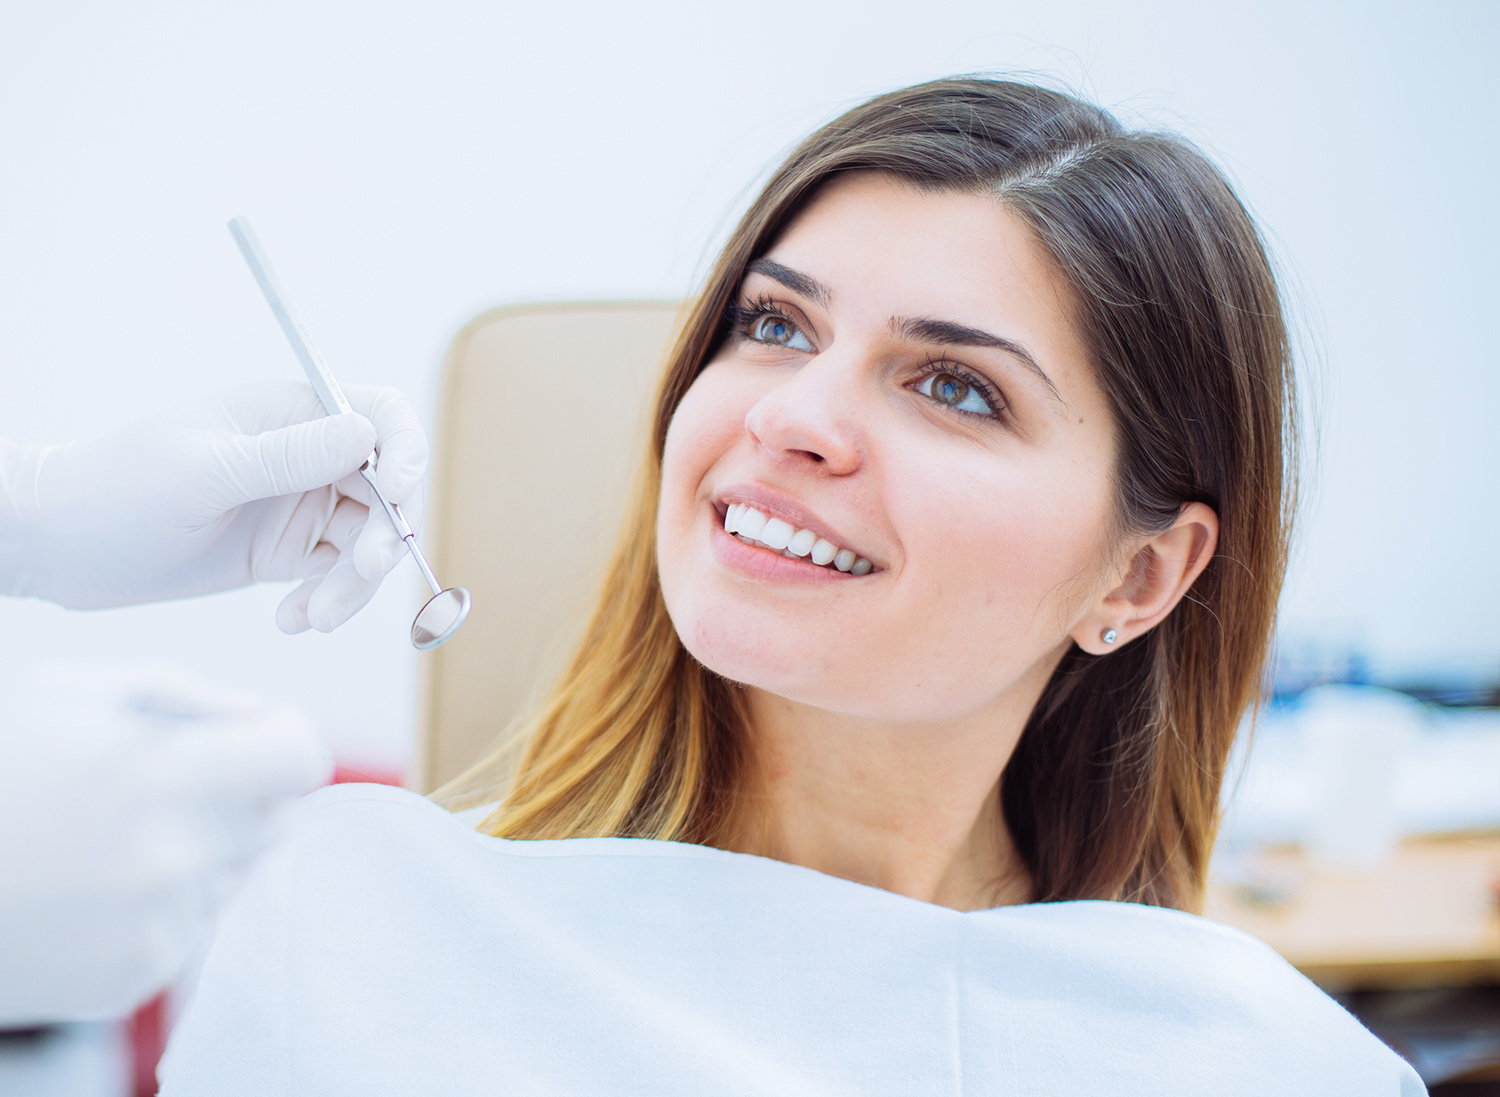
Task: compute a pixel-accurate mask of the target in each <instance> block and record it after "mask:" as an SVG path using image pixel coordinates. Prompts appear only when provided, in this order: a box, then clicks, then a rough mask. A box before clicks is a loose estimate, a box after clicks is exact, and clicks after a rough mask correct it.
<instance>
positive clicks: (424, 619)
mask: <svg viewBox="0 0 1500 1097" xmlns="http://www.w3.org/2000/svg"><path fill="white" fill-rule="evenodd" d="M229 233H230V235H231V236H233V237H234V242H235V243H236V244H238V245H239V246H240V254H242V255H243V256H244V257H245V262H246V263H248V264H249V266H250V273H251V274H253V275H255V281H256V282H257V283H258V284H259V285H260V292H261V293H263V294H264V295H265V298H266V304H268V305H270V306H271V312H272V313H274V314H275V316H276V321H277V323H279V324H280V325H281V330H282V332H283V333H284V334H285V335H286V338H287V342H289V343H291V344H292V350H293V351H295V352H296V354H297V360H298V361H299V362H301V363H302V370H303V372H304V373H306V374H307V379H308V380H309V381H311V382H312V387H313V391H314V392H316V393H317V394H318V399H319V400H321V401H322V402H323V410H324V411H326V412H327V413H328V414H329V415H343V414H344V413H346V412H350V411H353V410H354V409H353V408H351V407H350V406H349V401H348V400H347V399H345V397H344V390H343V389H342V388H341V387H339V383H338V380H337V379H336V378H335V377H334V376H333V371H332V370H330V369H329V368H328V363H327V362H325V361H323V356H322V355H321V354H319V353H318V348H317V347H315V346H313V342H312V338H311V337H310V336H309V335H308V334H307V329H306V328H304V327H303V326H302V322H301V321H300V320H298V319H297V317H296V315H295V314H294V313H293V312H292V310H291V307H290V306H289V305H288V304H287V303H286V299H285V296H284V295H283V294H282V292H281V286H280V284H279V283H278V282H277V281H276V276H275V275H274V274H273V273H272V272H271V264H270V263H269V262H268V261H267V260H266V257H265V253H263V252H262V251H261V250H260V241H259V240H257V239H256V237H255V231H254V230H253V229H252V228H251V227H250V222H249V221H248V220H246V219H245V218H243V217H236V218H235V219H234V220H233V221H230V222H229ZM377 461H378V457H377V455H376V454H374V453H371V454H370V456H369V459H368V460H366V461H365V463H364V464H363V465H361V466H360V468H359V474H360V475H361V476H363V477H364V478H365V483H367V484H369V485H370V490H371V491H373V492H374V493H375V498H377V499H379V500H380V505H381V507H382V508H384V510H385V513H386V515H387V517H389V518H390V520H391V525H393V526H395V527H396V532H397V533H398V534H400V535H401V541H402V543H403V544H405V545H406V549H407V551H408V552H410V553H411V556H412V559H413V560H415V561H416V562H417V567H418V568H419V569H420V570H421V572H422V578H423V579H425V580H426V581H427V589H428V590H430V591H432V597H431V598H430V599H428V601H427V604H426V605H425V606H423V607H422V608H421V609H420V610H418V611H417V617H416V620H414V621H413V622H412V623H411V643H412V647H414V648H417V649H418V650H420V651H430V650H431V649H433V648H435V647H438V646H439V645H441V644H444V643H446V642H447V641H448V640H450V639H451V638H452V637H453V634H454V633H455V632H457V631H458V630H459V628H460V627H461V626H462V625H463V623H464V621H466V620H468V617H469V606H470V604H471V600H470V598H469V592H468V591H467V590H465V589H464V588H463V587H453V588H451V589H447V590H445V589H444V588H443V585H442V584H441V583H439V582H438V578H437V576H436V575H434V574H433V571H432V568H431V567H430V566H429V565H428V563H427V558H426V557H425V556H423V555H422V550H421V549H419V548H418V547H417V535H416V533H414V532H413V531H412V528H411V525H410V524H409V523H408V522H407V521H406V516H405V515H403V514H402V513H401V508H400V507H398V506H397V505H396V504H395V503H392V502H391V501H390V500H389V499H387V498H386V497H385V496H384V495H382V494H381V492H380V487H379V485H377V484H376V483H375V466H376V462H377Z"/></svg>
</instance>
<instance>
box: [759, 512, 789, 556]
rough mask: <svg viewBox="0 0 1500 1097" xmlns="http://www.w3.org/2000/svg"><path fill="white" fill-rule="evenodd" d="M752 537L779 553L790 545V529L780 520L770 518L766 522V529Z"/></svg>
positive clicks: (787, 524)
mask: <svg viewBox="0 0 1500 1097" xmlns="http://www.w3.org/2000/svg"><path fill="white" fill-rule="evenodd" d="M754 536H755V537H756V538H757V539H758V540H760V541H764V542H765V543H766V544H767V545H769V546H771V548H773V549H775V550H776V551H777V552H780V551H781V550H782V549H784V548H786V547H787V545H788V544H790V543H791V540H792V527H791V525H790V524H789V523H787V522H783V521H782V520H781V519H780V518H771V519H769V520H768V521H767V522H766V528H765V529H763V530H761V531H760V532H759V533H757V534H754Z"/></svg>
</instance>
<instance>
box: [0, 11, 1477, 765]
mask: <svg viewBox="0 0 1500 1097" xmlns="http://www.w3.org/2000/svg"><path fill="white" fill-rule="evenodd" d="M1497 32H1500V7H1496V6H1495V5H1494V4H1491V3H1487V2H1475V3H1470V4H1463V3H1434V4H1428V5H1422V6H1420V7H1419V6H1417V5H1406V6H1404V7H1398V6H1396V5H1389V4H1371V3H1367V2H1366V3H1352V2H1351V3H1342V4H1335V5H1323V6H1320V7H1318V8H1317V9H1316V10H1313V11H1309V10H1308V5H1307V4H1305V3H1302V2H1298V3H1280V2H1277V3H1257V4H1253V5H1237V6H1235V7H1234V8H1233V9H1231V8H1229V7H1228V6H1223V5H1209V4H1203V3H1201V0H1160V2H1156V3H1136V4H1131V5H1122V4H1118V3H1109V2H1105V0H1096V2H1090V0H1058V2H1054V3H1051V4H1047V5H1037V4H1032V5H1012V4H1004V3H996V2H994V0H986V2H959V0H923V2H921V3H910V2H907V3H897V2H893V0H865V2H862V3H832V2H826V0H797V2H795V3H787V2H784V0H761V2H757V3H754V4H743V5H728V4H723V5H711V4H705V3H697V4H670V3H663V2H659V0H644V2H640V3H636V4H630V5H626V4H616V3H602V2H601V3H590V4H573V5H563V4H558V5H528V6H525V7H523V6H520V5H510V4H504V3H495V2H486V3H458V2H432V0H429V2H428V3H425V4H422V5H416V4H389V3H374V2H369V0H365V2H360V3H354V2H352V0H297V2H295V3H288V2H282V0H260V2H257V3H254V4H242V5H229V4H204V3H201V2H198V3H175V4H173V3H154V4H151V3H137V4H131V5H120V4H106V3H76V2H75V3H67V2H52V3H48V4H46V5H40V4H33V3H23V2H21V0H0V434H3V435H7V436H12V437H20V438H26V439H38V440H57V439H62V438H67V437H76V436H83V435H87V434H90V433H94V432H99V431H103V430H104V429H106V428H107V427H109V426H110V425H111V424H112V423H114V422H116V421H117V420H119V419H120V418H121V417H125V416H133V415H138V414H144V413H146V412H148V411H149V410H151V409H152V408H153V407H155V406H156V405H157V404H158V403H160V402H161V401H164V400H172V399H175V398H177V397H178V396H179V395H186V394H190V393H197V392H202V391H205V390H210V389H213V388H216V387H219V386H223V385H228V384H232V383H235V382H238V381H241V380H244V379H247V378H253V377H269V376H296V375H297V368H296V364H295V362H294V360H293V359H292V358H291V356H290V354H289V352H288V350H287V348H286V347H285V345H284V344H283V343H282V342H281V339H280V335H279V332H278V331H277V329H276V328H275V326H274V324H273V322H272V321H271V319H270V316H269V314H268V313H267V311H266V309H265V306H264V304H263V303H262V301H261V300H260V298H259V295H258V294H257V292H256V291H255V288H254V285H253V284H252V283H251V281H250V279H249V277H248V275H247V274H246V272H245V270H244V269H243V266H242V264H241V262H240V259H239V256H238V254H237V253H236V251H235V249H234V247H233V245H232V243H231V241H230V238H229V236H228V234H227V232H226V231H225V229H224V222H225V221H226V220H227V219H228V218H229V217H230V216H231V215H233V214H235V213H240V212H244V213H248V214H250V215H251V216H252V217H253V218H254V220H255V222H256V224H257V226H258V228H259V231H260V235H261V237H262V239H263V241H264V242H265V244H266V246H267V248H268V250H269V251H270V253H271V255H272V256H273V258H274V260H275V262H276V263H277V266H278V267H279V269H280V271H281V274H282V277H283V280H284V281H285V282H286V283H287V285H288V287H289V288H290V289H291V291H292V292H293V294H294V297H295V298H296V300H297V302H298V303H299V305H300V307H301V310H302V312H303V313H304V317H305V319H306V320H307V322H308V324H309V326H310V327H311V328H312V330H313V331H314V332H315V334H316V336H317V338H318V340H319V342H320V344H321V346H322V348H323V350H324V352H325V354H326V355H327V357H328V358H329V360H330V361H331V362H332V363H333V365H334V368H335V369H336V370H337V371H338V372H339V373H340V374H341V375H342V376H344V377H345V378H346V379H348V380H351V381H352V380H359V381H363V382H378V383H388V384H395V385H399V386H401V387H402V388H404V389H405V390H407V391H408V392H409V393H411V394H412V395H413V396H414V398H415V399H416V400H417V401H418V403H419V404H420V405H421V406H422V407H423V409H424V411H426V412H429V413H430V410H431V407H432V403H433V398H434V396H435V392H436V383H437V373H436V371H437V363H438V360H439V357H440V354H441V352H442V349H443V347H444V345H445V343H446V341H447V340H448V338H449V337H450V336H451V335H452V333H453V332H454V331H455V330H456V329H457V328H458V326H459V325H461V324H462V323H463V322H464V321H465V319H467V318H468V317H469V316H470V315H472V314H473V313H474V312H476V311H478V310H479V309H481V308H484V307H486V306H489V305H492V304H496V303H500V302H508V301H534V300H543V299H559V298H581V297H627V296H665V295H676V294H682V293H685V292H686V291H687V290H688V289H689V288H690V287H691V285H692V284H693V279H694V275H695V273H696V272H698V271H699V270H700V269H701V264H702V261H703V260H704V258H705V256H706V255H707V254H708V253H709V251H710V248H711V245H712V242H713V241H715V240H717V239H719V238H720V237H721V235H722V233H723V232H724V230H725V228H726V222H727V220H728V219H729V218H730V216H731V215H732V213H733V212H734V211H736V210H737V209H738V208H740V207H741V205H742V204H743V203H744V202H745V201H746V200H747V198H748V194H747V188H748V187H749V186H750V184H751V183H752V181H753V180H755V179H756V178H757V177H758V176H759V175H760V173H762V172H763V170H764V169H765V167H766V166H767V165H768V164H769V162H770V161H772V160H773V159H774V158H775V157H776V156H777V155H778V153H779V152H781V151H782V150H784V149H785V148H787V146H788V145H789V144H790V143H792V142H793V141H795V140H796V139H797V138H798V137H800V136H801V135H803V134H804V133H805V132H806V131H808V130H809V129H810V128H812V127H813V126H814V125H816V124H817V123H818V122H819V121H821V120H823V119H826V118H828V117H830V116H831V115H833V114H834V113H836V112H838V111H839V110H840V109H842V108H843V107H845V106H847V105H850V104H851V103H853V102H855V101H857V100H859V99H860V98H862V97H864V96H867V95H869V94H870V93H873V92H876V91H880V90H884V89H888V88H891V87H894V86H898V85H900V84H903V83H909V82H914V81H916V80H920V79H923V78H927V77H931V76H937V75H943V74H949V73H954V72H961V71H971V70H980V69H986V70H994V69H1003V70H1016V69H1022V70H1031V71H1034V72H1041V73H1047V74H1052V75H1053V76H1054V77H1056V78H1060V79H1062V80H1065V81H1067V82H1068V83H1070V84H1071V85H1073V86H1075V87H1077V88H1080V89H1081V90H1082V91H1084V92H1085V93H1087V94H1089V95H1091V96H1093V97H1095V98H1096V99H1097V100H1098V101H1101V102H1103V103H1104V104H1106V105H1108V106H1111V107H1113V108H1116V109H1117V110H1119V111H1120V112H1122V113H1123V114H1124V115H1126V116H1127V117H1129V118H1133V119H1137V120H1144V121H1145V122H1147V123H1150V124H1157V125H1165V126H1170V127H1176V128H1180V129H1184V130H1186V131H1187V132H1188V133H1189V134H1191V135H1193V136H1195V137H1197V138H1199V139H1200V140H1202V141H1203V142H1205V143H1206V144H1207V145H1208V146H1209V147H1210V149H1211V150H1212V151H1213V152H1215V153H1216V154H1217V155H1218V156H1219V157H1220V159H1221V160H1222V162H1224V163H1225V164H1226V165H1227V166H1228V168H1229V170H1230V172H1231V173H1232V175H1233V176H1234V177H1235V178H1236V179H1237V181H1238V182H1239V184H1240V186H1241V187H1242V189H1243V193H1244V194H1245V196H1246V197H1247V198H1248V200H1249V202H1250V204H1251V205H1252V207H1253V208H1254V209H1255V210H1256V211H1257V212H1258V213H1259V214H1260V215H1261V217H1262V218H1263V220H1264V223H1265V225H1266V227H1267V231H1268V232H1269V234H1270V236H1271V238H1272V239H1273V241H1274V242H1275V245H1276V247H1277V249H1278V251H1279V252H1280V254H1281V257H1282V261H1283V263H1284V265H1285V266H1286V267H1287V269H1288V270H1289V271H1290V272H1291V275H1292V281H1293V283H1294V286H1295V290H1294V292H1295V293H1296V294H1297V295H1298V300H1299V302H1300V308H1301V310H1302V312H1303V315H1304V316H1305V318H1306V320H1307V321H1308V322H1309V324H1310V326H1311V328H1312V330H1313V332H1314V340H1313V343H1314V344H1315V347H1316V350H1317V353H1318V357H1319V359H1320V361H1321V365H1320V366H1319V370H1320V371H1321V380H1320V381H1319V386H1320V387H1321V390H1322V392H1323V400H1322V409H1321V410H1322V418H1323V422H1324V427H1323V431H1322V439H1321V449H1322V457H1321V463H1320V464H1321V467H1320V472H1319V479H1318V487H1317V491H1316V493H1315V495H1314V496H1313V498H1312V500H1311V501H1312V503H1313V504H1314V505H1313V507H1312V508H1311V510H1310V520H1309V522H1308V523H1307V525H1306V527H1305V536H1304V541H1303V550H1302V553H1301V558H1300V564H1299V569H1298V572H1297V576H1296V579H1295V581H1294V584H1293V587H1292V592H1291V595H1290V597H1289V600H1288V605H1287V611H1288V630H1289V632H1290V633H1291V634H1293V635H1301V636H1313V637H1319V636H1324V637H1332V638H1333V639H1334V641H1335V642H1338V643H1351V644H1354V645H1357V646H1360V647H1362V648H1363V649H1364V650H1366V651H1367V652H1369V653H1370V654H1371V655H1372V656H1373V657H1375V659H1376V660H1377V661H1378V662H1379V663H1380V664H1381V665H1385V666H1393V667H1423V666H1432V665H1448V666H1457V665H1460V664H1462V665H1465V666H1468V667H1471V668H1479V670H1481V671H1485V670H1488V671H1493V670H1494V668H1496V667H1497V666H1500V627H1497V622H1500V583H1497V581H1496V576H1495V563H1496V546H1497V544H1500V484H1497V478H1500V477H1497V460H1496V456H1495V445H1496V442H1497V440H1500V430H1497V429H1496V422H1497V415H1496V407H1497V404H1500V380H1497V370H1496V368H1495V350H1494V343H1493V342H1492V337H1491V332H1490V330H1489V329H1490V325H1489V324H1488V323H1487V322H1486V318H1487V317H1489V316H1493V315H1494V314H1495V303H1494V302H1495V300H1496V291H1497V289H1500V285H1497V281H1500V279H1497V276H1496V263H1495V258H1494V257H1495V256H1496V255H1497V254H1500V232H1497V218H1496V214H1495V206H1494V191H1495V184H1494V178H1495V172H1496V166H1497V165H1496V153H1495V150H1494V136H1495V126H1494V115H1493V111H1494V108H1495V106H1496V104H1497V94H1496V93H1497V89H1500V78H1497V73H1500V66H1496V65H1495V64H1494V63H1493V54H1494V51H1495V48H1496V47H1497V46H1500V33H1497ZM555 413H556V414H557V415H558V417H559V423H560V424H561V423H564V422H565V421H566V409H565V407H562V406H559V407H557V408H556V409H555ZM498 472H499V470H497V474H498ZM461 580H462V576H456V577H454V581H461ZM417 586H418V580H417V578H416V576H415V572H414V570H412V569H411V567H410V565H409V564H407V565H403V566H402V569H401V570H400V571H399V572H398V573H397V574H396V575H395V576H394V581H392V582H389V583H387V585H386V588H384V589H383V590H382V592H381V594H380V596H379V597H377V599H376V601H375V602H374V603H373V604H372V605H371V607H370V608H369V609H368V610H366V611H365V612H364V613H363V614H362V615H361V616H360V617H358V618H356V619H355V620H354V622H352V623H351V624H350V625H348V626H346V627H345V628H343V629H341V630H340V631H338V632H337V633H335V634H333V635H331V636H321V635H317V634H311V635H304V636H300V637H296V638H286V637H283V636H282V635H281V634H280V633H278V632H277V631H276V629H275V627H274V625H273V623H272V612H273V608H274V605H275V603H276V601H277V599H278V598H279V597H280V595H281V592H280V591H273V590H251V591H244V592H239V593H235V594H229V595H221V596H218V597H214V598H210V599H203V600H198V601H194V602H187V603H180V604H175V605H164V606H154V607H146V608H140V609H131V610H118V611H109V612H104V613H87V614H70V613H65V612H63V611H61V610H58V609H55V608H53V607H50V606H45V605H40V604H33V603H17V602H11V603H9V604H4V605H0V660H4V661H6V662H14V661H16V660H19V659H22V658H26V657H30V656H32V655H35V654H37V653H38V652H51V653H55V654H66V655H68V656H72V657H78V656H85V657H104V658H107V657H114V656H119V655H129V656H142V655H152V656H164V657H169V658H173V659H176V660H178V661H181V662H183V663H185V664H187V665H188V666H190V667H192V668H194V669H196V670H198V671H199V672H200V673H202V674H204V675H207V676H209V677H211V678H214V679H217V680H221V681H226V682H232V683H238V684H248V685H253V686H256V687H257V688H259V689H261V690H262V691H263V692H265V693H269V694H272V695H275V696H277V697H281V698H285V699H291V700H294V701H296V702H298V703H300V704H301V705H303V706H304V707H305V708H307V709H308V710H309V711H311V712H312V713H313V714H314V715H315V716H316V717H318V718H319V719H320V720H321V721H322V722H323V724H324V726H325V727H326V728H327V730H328V732H329V734H330V737H331V738H332V739H333V740H334V741H335V743H336V744H337V745H338V747H339V749H340V751H341V753H343V754H344V755H345V756H346V757H348V758H351V759H354V760H357V761H362V762H364V763H366V764H385V765H399V764H400V763H401V761H402V760H403V759H404V758H405V756H406V750H407V743H408V737H409V728H410V720H411V712H412V708H413V704H414V696H415V679H416V659H417V656H416V655H415V654H414V653H413V652H412V651H411V650H410V649H409V648H408V647H407V646H406V642H405V634H406V628H407V621H408V618H409V615H410V612H411V609H412V606H413V604H414V602H415V600H416V597H417V589H416V588H417Z"/></svg>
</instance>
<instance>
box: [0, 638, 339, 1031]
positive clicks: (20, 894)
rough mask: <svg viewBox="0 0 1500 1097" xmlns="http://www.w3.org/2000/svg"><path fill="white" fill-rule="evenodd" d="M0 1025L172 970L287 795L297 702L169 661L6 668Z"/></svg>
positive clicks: (304, 729) (305, 779)
mask: <svg viewBox="0 0 1500 1097" xmlns="http://www.w3.org/2000/svg"><path fill="white" fill-rule="evenodd" d="M0 711H3V712H4V713H5V720H4V722H3V723H0V881H4V886H3V890H0V1029H7V1028H19V1027H24V1026H29V1025H38V1024H46V1023H53V1022H58V1021H77V1020H90V1019H103V1018H110V1017H117V1016H120V1015H121V1014H123V1013H125V1012H127V1011H128V1010H130V1009H131V1008H132V1007H134V1006H136V1005H137V1004H139V1003H140V1002H141V1001H143V1000H145V999H146V998H148V997H150V996H151V995H152V994H153V993H155V992H156V991H158V990H160V989H161V988H163V987H164V986H166V985H168V984H169V983H170V982H171V981H172V980H173V979H174V978H176V977H177V976H178V975H179V974H180V973H181V971H182V970H183V968H184V966H185V965H186V964H187V963H188V961H189V960H190V959H191V957H192V956H193V955H194V954H195V952H196V951H197V950H198V949H199V948H200V947H201V945H202V944H203V942H204V940H205V939H206V936H207V933H208V930H209V929H210V927H211V925H212V922H213V919H214V917H215V915H216V913H217V910H218V908H219V905H220V904H221V902H222V901H223V899H224V898H226V897H227V895H228V894H229V893H230V892H231V891H232V890H233V889H234V888H235V887H236V885H237V884H238V882H239V880H240V878H241V876H242V875H243V874H244V872H245V870H246V868H247V866H248V864H249V862H250V861H251V859H252V857H253V856H254V855H255V854H256V853H257V852H258V851H259V850H260V849H261V848H262V847H263V846H265V845H266V844H267V842H268V841H269V839H270V838H271V837H272V836H273V834H274V828H275V823H276V820H277V817H278V812H279V809H280V808H281V806H282V805H284V804H285V803H286V802H287V801H288V800H290V799H292V798H293V797H296V796H300V795H302V794H303V793H306V792H310V791H311V790H312V789H314V788H316V787H318V786H319V785H322V784H325V783H327V781H328V779H329V778H330V776H331V772H332V766H331V763H330V761H329V759H328V756H327V754H326V752H325V751H324V749H323V748H322V746H321V745H320V743H319V742H318V740H317V738H316V737H315V736H314V734H313V732H312V729H311V727H310V725H309V724H308V723H307V721H306V720H305V719H304V718H303V717H301V716H300V715H299V714H297V713H296V712H293V711H291V710H288V709H284V708H271V707H267V706H266V705H264V704H262V703H261V702H260V701H259V700H258V699H256V698H254V697H252V696H248V695H245V694H240V693H231V692H226V691H223V690H220V689H216V688H214V687H211V686H209V685H206V684H205V683H203V682H200V681H198V680H196V679H194V678H192V677H190V676H188V675H187V674H185V673H184V672H182V671H177V670H174V669H172V668H170V667H162V666H144V667H141V666H133V667H120V666H114V667H105V668H100V667H80V666H73V667H61V666H55V667H50V668H48V667H43V668H38V669H32V670H29V671H27V672H25V674H24V680H23V678H22V677H21V676H20V674H19V673H17V672H14V671H13V672H12V674H11V676H10V677H9V678H8V680H6V681H4V682H0Z"/></svg>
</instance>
